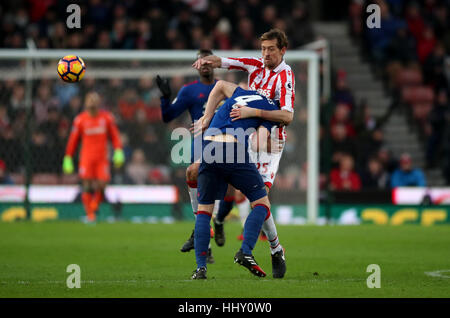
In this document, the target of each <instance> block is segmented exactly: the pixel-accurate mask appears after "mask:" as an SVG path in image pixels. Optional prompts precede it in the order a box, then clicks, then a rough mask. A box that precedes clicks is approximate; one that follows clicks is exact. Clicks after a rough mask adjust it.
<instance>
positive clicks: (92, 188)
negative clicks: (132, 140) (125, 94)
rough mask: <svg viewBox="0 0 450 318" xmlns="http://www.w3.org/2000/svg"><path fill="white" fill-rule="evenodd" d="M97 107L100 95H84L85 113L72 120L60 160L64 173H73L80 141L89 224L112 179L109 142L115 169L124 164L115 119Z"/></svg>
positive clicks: (85, 202) (85, 205) (81, 174)
mask: <svg viewBox="0 0 450 318" xmlns="http://www.w3.org/2000/svg"><path fill="white" fill-rule="evenodd" d="M99 106H100V96H99V95H98V94H97V93H96V92H89V93H88V94H86V98H85V111H83V112H81V113H80V114H79V115H78V116H76V117H75V119H74V121H73V125H72V131H71V133H70V136H69V140H68V143H67V147H66V153H65V156H64V160H63V172H64V173H66V174H71V173H73V171H74V167H73V159H72V158H73V156H74V154H75V152H76V150H77V147H78V143H79V142H80V140H81V150H80V158H79V162H80V163H79V169H78V173H79V175H80V178H81V180H82V186H83V190H82V195H81V200H82V202H83V206H84V209H85V212H86V215H87V220H88V222H94V221H95V220H96V212H97V211H98V208H99V205H100V203H101V202H102V201H103V200H104V198H105V195H104V190H105V187H106V185H107V183H108V182H109V180H110V178H111V177H110V172H109V160H108V140H110V141H111V143H112V145H113V148H114V154H113V162H114V166H115V167H116V168H119V167H121V166H122V165H123V164H124V162H125V156H124V153H123V151H122V143H121V140H120V135H119V130H118V129H117V126H116V123H115V120H114V117H113V115H112V114H111V113H110V112H108V111H106V110H101V109H100V108H99Z"/></svg>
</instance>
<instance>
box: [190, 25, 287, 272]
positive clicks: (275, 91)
mask: <svg viewBox="0 0 450 318" xmlns="http://www.w3.org/2000/svg"><path fill="white" fill-rule="evenodd" d="M259 40H260V43H261V54H262V57H261V58H254V57H246V58H223V57H218V56H207V57H204V58H200V59H198V60H197V61H196V62H195V63H194V64H193V67H194V68H197V69H198V68H200V67H202V65H204V64H210V65H212V66H213V67H214V68H218V67H220V68H226V69H228V70H233V69H235V70H242V71H245V72H247V73H248V86H249V89H251V90H256V91H258V92H259V93H260V94H261V95H264V96H266V97H268V98H270V99H273V100H276V101H278V102H279V107H280V109H279V110H272V111H269V110H263V111H259V110H257V109H254V108H250V107H245V106H240V107H237V108H235V109H233V110H232V111H231V114H230V115H231V117H232V118H233V120H238V119H243V118H248V117H254V116H256V117H261V118H262V119H265V120H271V121H274V122H277V123H280V125H279V129H278V131H277V132H272V134H276V136H277V137H278V140H279V143H280V146H281V150H280V151H278V152H276V153H271V154H269V153H266V154H264V155H263V156H260V155H259V153H255V152H254V151H252V149H250V150H249V151H250V156H251V157H252V159H253V160H254V162H255V163H256V164H257V165H258V167H259V172H260V174H261V176H262V177H263V180H264V183H265V185H266V188H267V192H269V190H270V187H271V186H272V184H273V180H274V179H275V175H276V173H277V171H278V165H279V162H280V159H281V155H282V153H283V148H284V144H285V141H286V130H285V128H284V126H285V125H288V124H290V123H291V121H292V119H293V117H294V99H295V81H294V73H293V72H292V70H291V67H290V66H289V65H287V64H286V62H285V61H284V54H285V53H286V50H287V47H288V39H287V36H286V34H285V33H284V32H283V31H282V30H279V29H271V30H269V31H268V32H266V33H264V34H263V35H262V36H261V37H260V39H259ZM230 210H231V205H230V204H229V202H228V203H227V202H225V201H223V202H221V206H219V211H218V213H217V217H216V218H215V220H214V227H215V239H216V241H217V240H220V238H221V237H223V241H224V232H223V220H224V216H226V214H228V213H229V211H230ZM263 231H264V233H265V234H266V235H267V238H268V241H269V243H270V248H271V255H272V267H273V270H274V269H275V268H280V266H285V262H284V250H283V247H282V246H281V244H280V242H279V239H278V233H277V230H276V226H275V222H274V221H273V217H272V216H271V217H270V218H269V219H268V220H266V222H264V225H263ZM274 272H277V271H276V270H274ZM281 273H282V272H281ZM281 273H279V274H278V273H277V274H276V275H277V276H281V277H283V275H284V273H283V274H281ZM274 277H275V276H274Z"/></svg>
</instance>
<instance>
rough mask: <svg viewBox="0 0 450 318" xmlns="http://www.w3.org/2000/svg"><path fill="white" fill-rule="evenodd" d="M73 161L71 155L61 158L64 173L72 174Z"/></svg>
mask: <svg viewBox="0 0 450 318" xmlns="http://www.w3.org/2000/svg"><path fill="white" fill-rule="evenodd" d="M73 170H74V169H73V161H72V157H71V156H68V155H66V156H64V159H63V172H64V173H65V174H72V173H73Z"/></svg>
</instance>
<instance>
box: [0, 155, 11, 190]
mask: <svg viewBox="0 0 450 318" xmlns="http://www.w3.org/2000/svg"><path fill="white" fill-rule="evenodd" d="M0 184H3V185H12V184H14V182H13V180H12V179H11V177H10V176H9V174H8V172H7V170H6V163H5V162H4V161H3V160H2V159H0Z"/></svg>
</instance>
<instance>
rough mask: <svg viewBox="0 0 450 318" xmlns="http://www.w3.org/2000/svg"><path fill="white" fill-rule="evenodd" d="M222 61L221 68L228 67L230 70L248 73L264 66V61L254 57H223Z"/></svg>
mask: <svg viewBox="0 0 450 318" xmlns="http://www.w3.org/2000/svg"><path fill="white" fill-rule="evenodd" d="M221 61H222V66H221V68H226V69H228V70H241V71H244V72H248V73H252V72H253V71H255V70H256V69H259V68H261V67H262V66H263V63H262V62H261V61H260V60H259V59H256V58H254V57H239V58H233V57H229V58H227V57H222V58H221Z"/></svg>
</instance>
